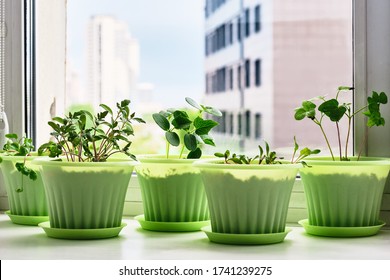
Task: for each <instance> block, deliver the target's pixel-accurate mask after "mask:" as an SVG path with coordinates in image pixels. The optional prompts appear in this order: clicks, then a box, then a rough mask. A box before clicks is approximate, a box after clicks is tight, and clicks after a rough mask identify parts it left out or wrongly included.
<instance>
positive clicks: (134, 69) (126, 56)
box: [87, 15, 140, 108]
mask: <svg viewBox="0 0 390 280" xmlns="http://www.w3.org/2000/svg"><path fill="white" fill-rule="evenodd" d="M87 60H88V62H87V65H88V66H87V67H88V70H87V72H88V77H87V80H88V82H87V83H88V85H87V92H88V93H87V95H88V100H89V101H90V102H93V106H94V107H95V108H96V107H97V106H98V105H99V104H100V103H105V104H107V105H109V106H113V105H115V102H116V101H117V100H123V99H125V98H127V99H131V98H132V95H133V94H134V92H135V91H136V88H137V83H138V77H139V63H140V53H139V44H138V41H137V40H136V39H135V38H133V37H132V36H131V34H130V32H129V30H128V26H127V23H125V22H122V21H120V20H117V19H115V18H114V17H111V16H105V15H98V16H93V17H91V19H90V21H89V24H88V43H87Z"/></svg>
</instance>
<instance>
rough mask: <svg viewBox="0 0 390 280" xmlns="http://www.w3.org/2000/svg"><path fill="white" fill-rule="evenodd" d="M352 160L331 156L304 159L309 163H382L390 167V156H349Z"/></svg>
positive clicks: (371, 164) (343, 164)
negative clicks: (334, 158) (342, 159)
mask: <svg viewBox="0 0 390 280" xmlns="http://www.w3.org/2000/svg"><path fill="white" fill-rule="evenodd" d="M349 159H350V161H340V160H339V159H338V158H337V159H336V160H333V159H332V157H330V156H313V157H307V158H305V159H304V161H305V162H306V163H307V164H308V165H309V166H311V165H327V166H373V165H380V166H386V165H388V166H389V167H390V158H385V157H360V160H359V161H358V160H357V159H358V157H357V156H353V157H349Z"/></svg>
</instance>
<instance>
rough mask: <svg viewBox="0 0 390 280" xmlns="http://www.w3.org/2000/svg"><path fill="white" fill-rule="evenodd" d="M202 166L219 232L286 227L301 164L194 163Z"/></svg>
mask: <svg viewBox="0 0 390 280" xmlns="http://www.w3.org/2000/svg"><path fill="white" fill-rule="evenodd" d="M194 166H196V167H197V168H199V169H200V171H201V175H202V179H203V182H204V186H205V189H206V194H207V200H208V204H209V209H210V217H211V228H212V231H213V232H217V233H231V234H267V233H280V232H284V231H285V226H286V217H287V210H288V204H289V201H290V196H291V191H292V187H293V185H294V181H295V178H296V175H297V173H298V169H299V168H300V167H301V165H300V164H275V165H258V164H251V165H244V164H242V165H241V164H224V163H223V161H221V160H220V159H217V160H203V161H199V162H196V163H195V164H194Z"/></svg>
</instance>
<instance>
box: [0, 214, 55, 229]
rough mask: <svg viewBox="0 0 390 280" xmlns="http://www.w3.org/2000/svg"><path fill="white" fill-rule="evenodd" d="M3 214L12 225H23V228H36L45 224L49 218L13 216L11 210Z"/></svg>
mask: <svg viewBox="0 0 390 280" xmlns="http://www.w3.org/2000/svg"><path fill="white" fill-rule="evenodd" d="M5 214H7V215H8V217H9V218H10V219H11V221H12V222H13V223H14V224H18V225H25V226H37V225H38V224H39V223H42V222H46V221H48V220H49V216H22V215H13V214H11V210H8V211H5Z"/></svg>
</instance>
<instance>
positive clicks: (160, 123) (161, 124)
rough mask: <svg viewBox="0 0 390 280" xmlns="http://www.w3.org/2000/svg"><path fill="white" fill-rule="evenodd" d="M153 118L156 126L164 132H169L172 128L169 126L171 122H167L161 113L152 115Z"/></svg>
mask: <svg viewBox="0 0 390 280" xmlns="http://www.w3.org/2000/svg"><path fill="white" fill-rule="evenodd" d="M152 117H153V120H154V121H155V122H156V124H157V125H158V126H159V127H161V129H162V130H164V131H168V130H169V128H170V124H169V121H168V120H167V118H166V117H164V116H163V115H162V114H160V113H155V114H153V115H152Z"/></svg>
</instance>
